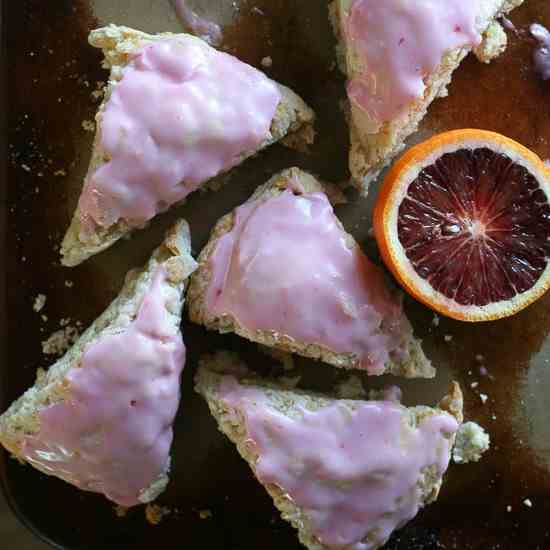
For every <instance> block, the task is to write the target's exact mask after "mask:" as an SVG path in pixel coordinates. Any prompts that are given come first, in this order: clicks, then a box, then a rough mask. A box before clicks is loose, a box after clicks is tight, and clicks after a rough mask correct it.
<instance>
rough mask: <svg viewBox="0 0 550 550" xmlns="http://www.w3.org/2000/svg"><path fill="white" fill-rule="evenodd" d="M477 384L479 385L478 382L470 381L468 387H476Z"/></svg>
mask: <svg viewBox="0 0 550 550" xmlns="http://www.w3.org/2000/svg"><path fill="white" fill-rule="evenodd" d="M478 386H479V382H472V383H471V384H470V388H473V389H475V388H477V387H478Z"/></svg>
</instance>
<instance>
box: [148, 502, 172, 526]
mask: <svg viewBox="0 0 550 550" xmlns="http://www.w3.org/2000/svg"><path fill="white" fill-rule="evenodd" d="M170 513H171V511H170V508H167V507H166V506H159V505H158V504H151V503H149V504H147V506H146V507H145V518H146V519H147V521H148V522H149V523H150V524H151V525H158V524H159V523H160V522H161V521H162V520H163V518H164V517H165V516H167V515H169V514H170Z"/></svg>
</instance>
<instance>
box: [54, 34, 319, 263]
mask: <svg viewBox="0 0 550 550" xmlns="http://www.w3.org/2000/svg"><path fill="white" fill-rule="evenodd" d="M89 42H90V44H91V45H92V46H94V47H96V48H100V49H102V50H103V53H104V56H105V61H104V66H105V68H107V69H110V76H109V82H108V85H107V87H106V89H105V97H104V101H103V103H102V104H101V106H100V108H99V110H98V113H97V116H96V128H97V130H96V136H95V140H94V145H93V150H92V156H91V161H90V165H89V168H88V173H87V175H86V178H85V180H84V185H83V189H82V193H81V195H80V198H79V201H78V205H77V209H76V211H75V213H74V216H73V219H72V222H71V225H70V227H69V229H68V230H67V233H66V235H65V238H64V240H63V243H62V246H61V256H62V263H63V264H64V265H67V266H74V265H77V264H79V263H81V262H82V261H84V260H85V259H86V258H89V257H90V256H92V255H94V254H97V253H99V252H101V251H102V250H104V249H106V248H108V247H110V246H111V245H112V244H114V243H115V242H116V241H117V240H118V239H120V238H121V237H123V236H125V235H127V234H129V233H130V232H131V231H133V230H134V229H137V228H140V227H143V226H144V225H146V224H147V223H148V222H149V221H150V220H151V219H152V218H154V217H155V215H157V214H158V213H160V212H163V211H165V210H167V209H168V208H170V207H171V206H173V205H174V204H177V203H180V202H182V201H183V200H184V199H185V197H186V196H187V195H188V194H189V193H191V192H192V191H194V190H196V189H198V188H200V187H205V186H211V187H215V182H214V181H212V178H214V177H216V176H217V175H219V174H222V173H224V172H226V171H228V170H230V169H231V168H233V167H234V166H236V165H238V164H239V163H241V162H242V161H243V160H245V159H246V158H247V157H250V156H252V155H254V154H256V153H257V152H258V151H260V150H261V149H263V148H264V147H267V146H268V145H270V144H272V143H274V142H276V141H279V140H284V139H285V138H289V139H290V136H292V139H293V140H294V143H295V144H298V143H302V144H306V143H310V142H311V141H312V139H313V129H312V123H313V119H314V115H313V111H312V110H311V109H310V108H309V107H308V106H307V105H306V104H305V103H304V102H303V101H302V100H301V99H300V98H299V97H298V96H297V95H296V94H295V93H294V92H292V91H291V90H290V89H288V88H286V87H285V86H282V85H280V84H278V83H276V82H274V81H272V80H270V79H269V78H267V77H266V76H265V75H264V74H263V73H261V72H260V71H258V70H256V69H254V68H253V67H251V66H249V65H247V64H245V63H243V62H241V61H239V60H238V59H237V58H235V57H233V56H230V55H228V54H226V53H222V52H219V51H217V50H216V49H214V48H212V47H211V46H209V45H208V44H207V43H206V42H204V41H202V40H201V39H199V38H196V37H194V36H191V35H189V34H171V33H163V34H157V35H149V34H146V33H143V32H140V31H137V30H134V29H130V28H127V27H117V26H115V25H110V26H108V27H104V28H100V29H97V30H94V31H92V32H91V33H90V37H89Z"/></svg>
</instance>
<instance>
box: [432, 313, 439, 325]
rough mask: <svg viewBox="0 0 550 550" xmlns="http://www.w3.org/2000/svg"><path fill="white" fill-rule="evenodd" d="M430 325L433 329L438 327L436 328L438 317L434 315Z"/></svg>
mask: <svg viewBox="0 0 550 550" xmlns="http://www.w3.org/2000/svg"><path fill="white" fill-rule="evenodd" d="M432 325H433V326H434V327H438V326H439V315H436V314H435V313H434V318H433V319H432Z"/></svg>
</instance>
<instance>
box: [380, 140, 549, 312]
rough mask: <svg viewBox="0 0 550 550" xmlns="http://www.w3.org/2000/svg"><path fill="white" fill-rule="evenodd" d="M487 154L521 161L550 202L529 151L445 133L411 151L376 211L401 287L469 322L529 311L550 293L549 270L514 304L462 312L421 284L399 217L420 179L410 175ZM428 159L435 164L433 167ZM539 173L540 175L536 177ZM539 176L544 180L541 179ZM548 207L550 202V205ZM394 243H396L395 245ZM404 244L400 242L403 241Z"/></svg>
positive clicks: (385, 254) (389, 178)
mask: <svg viewBox="0 0 550 550" xmlns="http://www.w3.org/2000/svg"><path fill="white" fill-rule="evenodd" d="M462 146H463V147H464V149H477V148H487V149H489V150H492V151H496V152H498V153H500V154H504V155H506V156H508V157H510V156H511V157H512V158H516V159H521V160H522V161H523V163H524V165H525V166H527V167H532V169H531V170H529V173H530V174H531V175H533V176H535V179H536V180H537V182H538V185H539V187H540V188H541V189H542V190H543V192H544V193H545V195H546V199H548V197H550V170H549V169H548V168H546V167H545V165H544V163H543V162H542V160H541V159H540V158H539V157H538V156H537V155H536V154H535V153H533V152H532V151H530V150H529V149H527V148H526V147H524V146H523V145H521V144H519V143H517V142H515V141H514V140H512V139H510V138H507V137H505V136H503V135H500V134H497V133H494V132H489V131H485V130H475V129H464V130H454V131H451V132H445V133H443V134H439V135H436V136H434V137H432V138H430V139H428V140H427V141H425V142H423V143H421V144H419V145H417V146H415V147H412V148H411V149H410V150H408V151H407V152H406V153H405V154H404V155H403V156H402V157H401V158H400V159H399V160H398V161H397V162H396V163H395V164H394V165H393V166H392V168H391V169H390V170H389V172H388V174H387V175H386V177H385V179H384V182H383V184H382V187H381V189H380V192H379V196H378V198H377V201H376V205H375V210H374V220H373V226H374V233H375V237H376V240H377V243H378V247H379V249H380V253H381V255H382V259H383V260H384V263H385V264H386V266H387V267H388V269H389V270H390V271H391V272H392V273H393V275H394V277H395V278H396V279H397V281H398V282H399V283H400V284H401V286H402V287H403V288H404V289H405V290H406V291H407V292H408V293H409V294H410V295H412V296H413V297H414V298H415V299H417V300H418V301H420V302H422V303H424V304H425V305H427V306H428V307H430V308H431V309H433V310H435V311H437V312H439V313H441V314H443V315H446V316H448V317H452V318H455V319H459V320H463V321H488V320H493V319H498V318H502V317H507V316H509V315H512V314H514V313H517V312H518V311H519V310H521V309H523V308H525V307H527V306H528V305H529V304H531V303H532V302H534V301H535V300H536V299H538V298H539V297H540V296H542V295H543V294H544V292H546V290H547V289H548V288H549V287H550V269H545V270H544V271H543V273H542V275H541V276H540V279H539V280H538V281H537V282H536V284H534V285H533V287H532V288H529V289H528V290H527V291H525V292H523V291H522V292H519V293H518V294H516V295H515V296H514V298H513V299H509V300H503V301H502V302H501V301H496V302H494V303H493V304H489V306H488V307H486V308H485V307H483V306H480V307H476V306H461V305H460V304H458V303H453V300H452V299H449V298H448V297H446V296H444V295H443V294H441V293H438V292H437V291H435V289H432V290H433V292H428V291H427V288H426V287H428V286H430V283H429V282H428V281H427V280H426V281H425V282H422V284H419V279H420V276H419V275H418V274H416V275H418V276H415V275H411V273H412V272H415V273H416V269H415V268H413V267H412V263H411V261H410V260H409V258H408V257H407V255H406V254H405V253H404V249H403V248H402V247H401V246H399V247H398V246H395V242H396V239H399V237H398V236H397V235H398V233H397V231H398V230H397V223H396V220H398V213H399V208H400V205H401V203H402V201H403V198H404V196H405V194H406V192H407V188H408V186H409V184H411V181H412V180H414V178H412V180H411V177H410V176H408V177H407V174H408V173H409V171H410V170H413V169H414V168H415V167H419V166H423V167H425V166H428V165H431V164H432V162H431V161H432V160H433V162H435V161H437V160H438V159H439V158H441V156H442V155H443V154H444V153H445V151H448V150H449V148H452V149H454V150H457V149H460V148H461V147H462ZM427 159H429V160H430V162H428V163H427ZM533 170H535V171H536V174H534V173H533ZM537 176H539V177H537ZM547 202H548V201H547ZM392 241H393V242H392ZM398 242H399V243H401V241H400V240H398Z"/></svg>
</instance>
